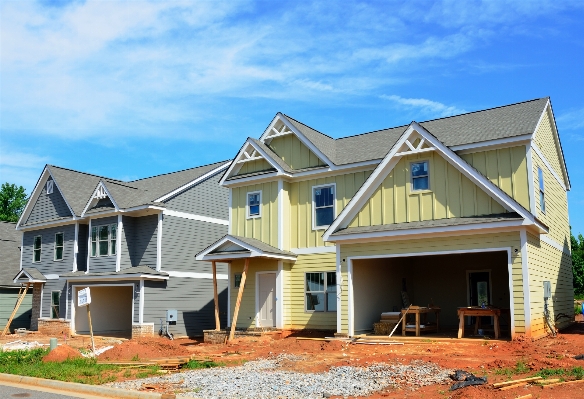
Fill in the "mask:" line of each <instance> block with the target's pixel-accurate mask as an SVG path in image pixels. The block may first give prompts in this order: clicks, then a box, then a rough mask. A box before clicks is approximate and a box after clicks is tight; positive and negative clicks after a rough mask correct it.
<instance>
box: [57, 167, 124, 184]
mask: <svg viewBox="0 0 584 399" xmlns="http://www.w3.org/2000/svg"><path fill="white" fill-rule="evenodd" d="M47 166H51V167H53V168H58V169H62V170H67V171H69V172H75V173H79V174H82V175H88V176H93V177H99V178H100V179H109V180H113V181H117V182H122V183H125V182H124V181H123V180H119V179H114V178H112V177H107V176H101V175H96V174H93V173H88V172H82V171H80V170H75V169H70V168H64V167H62V166H57V165H51V164H47Z"/></svg>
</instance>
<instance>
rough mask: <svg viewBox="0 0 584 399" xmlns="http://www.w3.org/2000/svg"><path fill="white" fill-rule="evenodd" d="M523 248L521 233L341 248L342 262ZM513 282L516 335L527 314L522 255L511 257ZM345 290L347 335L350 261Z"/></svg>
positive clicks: (344, 329) (344, 271) (343, 319)
mask: <svg viewBox="0 0 584 399" xmlns="http://www.w3.org/2000/svg"><path fill="white" fill-rule="evenodd" d="M508 247H512V248H514V249H515V248H517V249H519V248H521V240H520V237H519V233H518V232H513V233H497V234H483V235H480V234H477V235H468V236H458V237H436V238H425V239H418V240H406V241H388V242H373V243H359V244H344V245H341V259H347V258H349V257H352V256H363V255H366V256H371V255H385V254H406V253H419V252H434V251H436V252H438V251H452V250H465V249H480V248H502V249H505V248H508ZM511 263H512V280H513V293H512V297H513V303H514V312H515V332H516V333H519V334H522V333H524V332H525V312H524V307H523V277H522V270H521V253H520V252H517V253H514V252H513V255H512V258H511ZM341 275H342V289H341V300H342V306H341V325H342V327H341V329H342V332H345V333H346V332H348V320H349V319H348V300H349V296H348V289H349V288H348V274H347V261H345V262H342V264H341Z"/></svg>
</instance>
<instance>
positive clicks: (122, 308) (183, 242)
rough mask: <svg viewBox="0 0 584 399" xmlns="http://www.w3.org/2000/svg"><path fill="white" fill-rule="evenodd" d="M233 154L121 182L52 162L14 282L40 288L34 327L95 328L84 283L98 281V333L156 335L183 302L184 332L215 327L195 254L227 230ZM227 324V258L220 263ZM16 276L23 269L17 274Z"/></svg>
mask: <svg viewBox="0 0 584 399" xmlns="http://www.w3.org/2000/svg"><path fill="white" fill-rule="evenodd" d="M229 164H230V162H229V161H224V162H219V163H215V164H211V165H205V166H201V167H196V168H192V169H187V170H183V171H179V172H175V173H168V174H164V175H159V176H154V177H150V178H146V179H140V180H135V181H120V180H115V179H110V178H107V177H102V176H95V175H91V174H87V173H82V172H78V171H74V170H69V169H64V168H60V167H57V166H52V165H47V166H46V167H45V169H44V170H43V172H42V174H41V177H40V178H39V181H38V183H37V185H36V187H35V189H34V191H33V193H32V195H31V197H30V199H29V202H28V204H27V206H26V208H25V210H24V212H23V214H22V216H21V218H20V220H19V221H18V223H17V225H16V230H17V231H19V232H22V256H21V259H20V270H17V272H18V274H17V275H16V276H15V277H14V278H13V280H12V282H13V283H25V282H30V283H32V284H33V285H34V297H33V302H35V303H38V306H37V307H33V311H32V313H33V314H32V323H31V329H38V330H40V331H46V332H50V333H51V334H56V333H63V334H75V333H76V334H87V333H88V332H89V323H88V318H87V310H86V308H83V307H81V308H79V307H78V306H77V295H78V292H79V290H81V289H84V288H86V287H90V292H91V305H90V306H91V316H92V324H93V330H94V334H96V335H116V336H132V337H136V336H141V335H151V334H153V333H157V332H158V329H159V325H160V319H163V320H165V319H166V311H167V310H171V309H176V310H177V311H178V320H177V321H176V324H173V325H171V326H170V331H171V332H172V333H174V335H175V336H198V335H202V332H203V330H204V329H211V328H214V327H215V318H214V302H213V301H214V299H213V280H212V277H213V276H212V273H211V270H210V268H209V266H208V263H206V262H200V261H196V260H195V254H197V252H199V251H201V250H202V249H204V248H205V247H207V246H208V245H210V244H211V243H213V242H214V241H216V240H217V239H219V238H220V237H222V236H224V235H225V234H226V233H227V227H228V225H229V216H228V212H229V204H228V201H229V199H228V196H229V194H228V190H227V189H225V188H223V187H221V186H220V185H219V184H218V182H219V179H220V177H221V175H222V174H223V172H224V171H225V170H226V169H227V167H228V166H229ZM217 273H218V276H217V285H218V291H219V304H220V309H221V311H220V319H221V323H222V324H223V325H224V324H225V323H226V311H227V265H226V264H218V265H217ZM13 276H14V274H13Z"/></svg>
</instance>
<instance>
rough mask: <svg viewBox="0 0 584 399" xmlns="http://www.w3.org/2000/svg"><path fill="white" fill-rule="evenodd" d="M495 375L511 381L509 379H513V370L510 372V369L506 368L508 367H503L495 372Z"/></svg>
mask: <svg viewBox="0 0 584 399" xmlns="http://www.w3.org/2000/svg"><path fill="white" fill-rule="evenodd" d="M495 374H498V375H504V376H506V377H507V379H511V377H513V370H511V369H510V368H508V367H505V368H502V369H499V370H496V371H495Z"/></svg>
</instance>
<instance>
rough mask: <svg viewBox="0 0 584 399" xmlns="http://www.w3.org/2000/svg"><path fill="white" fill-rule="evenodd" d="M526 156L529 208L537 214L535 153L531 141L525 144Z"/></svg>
mask: <svg viewBox="0 0 584 399" xmlns="http://www.w3.org/2000/svg"><path fill="white" fill-rule="evenodd" d="M525 149H526V151H525V158H526V160H527V189H528V191H529V208H530V209H529V210H530V211H531V213H532V214H534V215H535V213H536V209H537V208H536V207H535V186H534V179H533V153H532V152H531V141H530V142H529V143H528V144H527V145H526V146H525Z"/></svg>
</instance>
